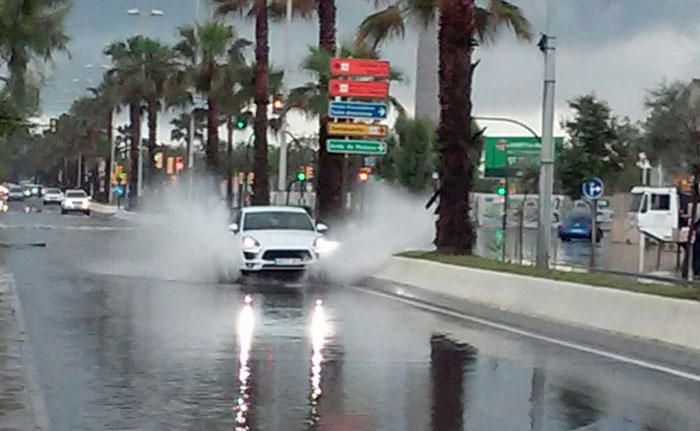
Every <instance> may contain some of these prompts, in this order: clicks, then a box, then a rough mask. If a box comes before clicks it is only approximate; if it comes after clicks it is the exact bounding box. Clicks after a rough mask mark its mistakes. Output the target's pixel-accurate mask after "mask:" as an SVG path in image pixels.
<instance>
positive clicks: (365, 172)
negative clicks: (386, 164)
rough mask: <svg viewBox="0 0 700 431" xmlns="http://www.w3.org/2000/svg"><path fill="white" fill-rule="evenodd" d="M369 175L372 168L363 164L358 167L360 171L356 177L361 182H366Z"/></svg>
mask: <svg viewBox="0 0 700 431" xmlns="http://www.w3.org/2000/svg"><path fill="white" fill-rule="evenodd" d="M370 175H372V168H370V167H369V166H365V167H362V168H360V173H359V174H357V179H358V180H360V182H361V183H366V182H367V181H368V180H369V176H370Z"/></svg>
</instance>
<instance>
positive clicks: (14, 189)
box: [7, 186, 24, 201]
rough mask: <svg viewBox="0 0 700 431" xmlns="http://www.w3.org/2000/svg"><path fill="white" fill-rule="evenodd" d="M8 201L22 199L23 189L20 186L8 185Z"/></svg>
mask: <svg viewBox="0 0 700 431" xmlns="http://www.w3.org/2000/svg"><path fill="white" fill-rule="evenodd" d="M7 200H8V201H21V200H24V190H23V189H22V187H20V186H10V192H9V193H8V195H7Z"/></svg>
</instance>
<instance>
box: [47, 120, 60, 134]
mask: <svg viewBox="0 0 700 431" xmlns="http://www.w3.org/2000/svg"><path fill="white" fill-rule="evenodd" d="M57 130H58V120H57V119H56V118H52V119H50V120H49V131H50V132H51V133H56V131H57Z"/></svg>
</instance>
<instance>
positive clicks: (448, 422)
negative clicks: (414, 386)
mask: <svg viewBox="0 0 700 431" xmlns="http://www.w3.org/2000/svg"><path fill="white" fill-rule="evenodd" d="M476 358H477V350H476V348H474V347H473V346H471V345H469V344H465V343H457V342H455V341H453V340H451V339H449V338H447V337H446V336H444V335H433V336H432V337H431V338H430V369H431V376H432V382H433V385H432V388H433V391H432V393H433V406H432V429H433V430H435V431H445V430H461V429H463V428H464V377H465V370H467V367H468V366H470V365H472V364H473V363H474V362H476ZM467 371H468V370H467Z"/></svg>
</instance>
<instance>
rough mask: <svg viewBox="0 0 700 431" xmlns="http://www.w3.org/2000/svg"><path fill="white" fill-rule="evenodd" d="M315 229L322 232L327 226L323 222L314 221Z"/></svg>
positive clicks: (326, 229)
mask: <svg viewBox="0 0 700 431" xmlns="http://www.w3.org/2000/svg"><path fill="white" fill-rule="evenodd" d="M316 231H317V232H320V233H324V232H326V231H328V226H327V225H325V224H323V223H316Z"/></svg>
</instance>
